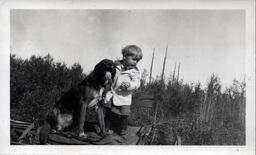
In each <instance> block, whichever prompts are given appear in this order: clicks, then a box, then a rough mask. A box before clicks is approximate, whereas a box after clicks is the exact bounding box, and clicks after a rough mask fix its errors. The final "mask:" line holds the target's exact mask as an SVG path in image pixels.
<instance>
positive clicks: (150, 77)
mask: <svg viewBox="0 0 256 155" xmlns="http://www.w3.org/2000/svg"><path fill="white" fill-rule="evenodd" d="M154 56H155V48H154V50H153V55H152V61H151V66H150V76H149V84H150V83H151V80H152V69H153V63H154Z"/></svg>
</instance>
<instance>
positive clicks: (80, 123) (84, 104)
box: [79, 99, 88, 139]
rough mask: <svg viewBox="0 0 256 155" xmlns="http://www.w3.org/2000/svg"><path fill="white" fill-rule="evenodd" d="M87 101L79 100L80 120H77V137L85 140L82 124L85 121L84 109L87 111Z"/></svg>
mask: <svg viewBox="0 0 256 155" xmlns="http://www.w3.org/2000/svg"><path fill="white" fill-rule="evenodd" d="M87 103H88V101H84V100H83V99H81V100H80V104H81V111H80V119H79V137H80V138H83V139H86V138H87V135H86V134H85V132H84V123H85V119H86V109H87Z"/></svg>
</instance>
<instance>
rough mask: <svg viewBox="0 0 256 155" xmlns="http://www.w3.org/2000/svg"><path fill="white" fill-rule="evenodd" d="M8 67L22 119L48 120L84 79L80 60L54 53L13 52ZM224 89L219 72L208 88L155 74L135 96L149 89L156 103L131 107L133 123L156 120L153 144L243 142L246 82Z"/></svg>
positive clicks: (14, 110)
mask: <svg viewBox="0 0 256 155" xmlns="http://www.w3.org/2000/svg"><path fill="white" fill-rule="evenodd" d="M10 67H11V68H10V69H11V74H10V79H11V81H10V86H11V87H10V88H11V104H10V105H11V119H17V120H22V121H33V120H34V119H37V118H38V119H42V118H44V117H45V115H46V114H47V112H48V111H49V110H50V109H51V107H52V106H53V104H54V102H55V101H56V100H58V99H59V98H60V97H61V96H62V94H63V93H64V92H65V91H67V90H68V89H70V88H71V87H72V86H74V85H76V84H77V83H79V82H80V81H81V80H82V79H83V78H84V77H85V75H84V74H83V69H82V67H81V66H80V65H79V64H74V65H73V66H71V67H67V66H66V64H64V63H59V62H54V60H53V58H51V56H50V55H47V56H45V57H36V56H31V57H30V58H29V59H26V60H23V59H21V58H17V57H16V56H15V55H10ZM147 75H148V74H144V75H143V76H144V77H143V78H142V80H145V79H146V78H147ZM163 81H167V82H165V83H164V82H163ZM221 89H223V88H221V84H220V79H219V78H218V77H217V76H215V75H212V76H211V77H210V80H209V81H208V84H207V86H206V87H205V88H202V86H201V84H200V83H197V84H194V85H192V84H186V83H184V82H183V81H182V80H179V79H178V78H175V76H174V75H170V77H169V78H168V79H166V80H162V79H153V78H152V80H151V82H150V83H149V84H146V83H145V81H144V82H142V86H141V87H140V89H139V90H137V92H135V93H134V95H133V99H136V96H139V95H140V94H141V93H146V94H149V95H151V96H154V98H155V102H156V103H158V104H157V106H156V105H153V106H152V107H151V108H150V107H143V106H135V105H132V113H131V116H130V118H129V124H130V125H136V126H145V125H151V124H153V122H154V120H155V122H156V123H157V124H156V126H155V130H154V132H150V134H149V143H150V144H173V141H174V139H175V138H173V137H174V135H179V136H180V137H181V140H182V144H187V145H207V144H211V145H245V83H244V82H239V81H237V80H234V81H233V84H232V85H231V86H230V87H228V88H226V89H225V90H222V91H221ZM152 137H154V138H152Z"/></svg>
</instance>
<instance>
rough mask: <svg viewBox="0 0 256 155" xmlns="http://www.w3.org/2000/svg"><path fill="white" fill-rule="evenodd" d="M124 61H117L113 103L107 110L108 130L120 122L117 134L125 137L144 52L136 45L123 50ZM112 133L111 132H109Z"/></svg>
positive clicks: (138, 83)
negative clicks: (138, 66) (113, 124)
mask: <svg viewBox="0 0 256 155" xmlns="http://www.w3.org/2000/svg"><path fill="white" fill-rule="evenodd" d="M122 55H123V59H122V60H119V61H116V64H117V71H116V76H115V80H114V84H113V91H112V93H113V98H112V103H110V105H108V108H107V109H106V118H105V122H106V129H107V130H108V129H110V128H111V124H112V121H113V120H118V121H117V122H116V124H117V125H116V126H117V128H118V130H116V132H117V134H119V135H121V136H124V135H125V134H126V130H127V127H128V116H129V115H130V113H131V109H130V108H131V107H130V106H131V103H132V92H133V91H134V90H136V89H138V88H139V86H140V79H141V77H140V72H139V70H138V68H137V67H136V66H137V63H138V62H139V61H140V60H141V59H142V50H141V49H140V48H139V47H138V46H136V45H128V46H126V47H124V48H123V49H122ZM109 131H110V132H109V133H111V130H109Z"/></svg>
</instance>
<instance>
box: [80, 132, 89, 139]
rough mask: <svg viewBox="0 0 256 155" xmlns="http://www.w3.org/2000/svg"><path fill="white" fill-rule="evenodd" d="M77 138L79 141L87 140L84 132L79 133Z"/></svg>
mask: <svg viewBox="0 0 256 155" xmlns="http://www.w3.org/2000/svg"><path fill="white" fill-rule="evenodd" d="M78 137H79V138H80V139H87V138H88V136H87V135H86V134H85V133H84V132H81V133H79V135H78Z"/></svg>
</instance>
